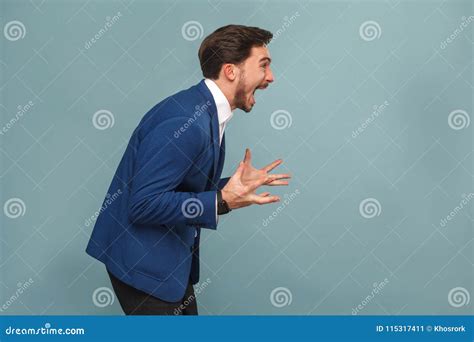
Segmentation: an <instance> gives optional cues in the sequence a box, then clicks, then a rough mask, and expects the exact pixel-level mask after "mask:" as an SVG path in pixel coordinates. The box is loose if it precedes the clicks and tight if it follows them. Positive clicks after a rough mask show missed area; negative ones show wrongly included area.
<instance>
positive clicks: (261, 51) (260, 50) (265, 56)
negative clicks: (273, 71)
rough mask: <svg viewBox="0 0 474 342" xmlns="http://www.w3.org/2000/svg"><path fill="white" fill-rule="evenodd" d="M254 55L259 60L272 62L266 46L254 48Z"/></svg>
mask: <svg viewBox="0 0 474 342" xmlns="http://www.w3.org/2000/svg"><path fill="white" fill-rule="evenodd" d="M252 55H253V56H254V57H256V58H257V60H259V61H261V60H268V61H271V60H272V58H271V57H270V52H269V51H268V48H267V46H266V45H264V46H254V47H253V48H252Z"/></svg>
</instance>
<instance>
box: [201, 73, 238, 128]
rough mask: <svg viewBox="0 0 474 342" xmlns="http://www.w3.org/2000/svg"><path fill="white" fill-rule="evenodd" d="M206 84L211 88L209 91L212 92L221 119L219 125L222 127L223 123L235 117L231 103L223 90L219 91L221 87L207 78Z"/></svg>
mask: <svg viewBox="0 0 474 342" xmlns="http://www.w3.org/2000/svg"><path fill="white" fill-rule="evenodd" d="M204 83H206V86H207V87H208V88H209V91H210V92H211V94H212V97H213V98H214V102H215V103H216V108H217V118H218V119H219V125H222V124H223V123H225V122H227V121H229V120H230V119H231V118H232V116H233V113H232V110H231V108H230V104H229V101H227V98H226V97H225V95H224V93H223V92H222V90H220V89H219V87H218V86H217V84H216V83H215V82H214V81H213V80H211V79H209V78H206V79H205V80H204Z"/></svg>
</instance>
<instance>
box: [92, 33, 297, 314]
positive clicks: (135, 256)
mask: <svg viewBox="0 0 474 342" xmlns="http://www.w3.org/2000/svg"><path fill="white" fill-rule="evenodd" d="M271 38H272V34H271V33H270V32H269V31H266V30H263V29H260V28H257V27H247V26H241V25H228V26H224V27H221V28H219V29H217V30H216V31H215V32H213V33H212V34H210V35H209V36H208V37H206V38H205V39H204V41H203V42H202V44H201V47H200V49H199V54H198V55H199V60H200V64H201V69H202V72H203V76H204V78H205V79H203V80H202V81H201V82H199V83H198V84H197V85H194V86H192V87H190V88H188V89H186V90H183V91H180V92H178V93H176V94H174V95H172V96H170V97H168V98H166V99H165V100H163V101H162V102H160V103H158V104H157V105H156V106H154V107H153V108H152V109H151V110H150V111H149V112H148V113H147V114H146V115H145V116H144V117H143V119H142V120H141V122H140V123H139V125H138V127H137V128H136V129H135V131H134V132H133V134H132V136H131V138H130V141H129V144H128V146H127V149H126V150H125V153H124V155H123V157H122V160H121V161H120V164H119V166H118V168H117V171H116V173H115V175H114V177H113V180H112V183H111V185H110V187H109V190H108V193H107V196H106V198H105V200H104V203H103V205H102V207H101V209H100V211H99V212H100V214H99V216H98V218H97V221H96V224H95V226H94V230H93V232H92V236H91V238H90V241H89V243H88V245H87V249H86V252H87V253H88V254H89V255H91V256H92V257H94V258H96V259H98V260H99V261H101V262H103V263H104V264H105V266H106V268H107V271H108V274H109V276H110V279H111V282H112V286H113V288H114V291H115V293H116V295H117V297H118V300H119V302H120V305H121V307H122V309H123V310H124V312H125V314H127V315H132V314H138V315H144V314H153V315H172V314H188V315H192V314H197V305H196V300H195V297H194V292H193V291H194V290H193V286H192V285H193V284H196V283H197V282H198V281H199V239H200V233H201V228H208V229H216V228H217V223H218V220H219V215H224V214H226V213H228V212H229V211H231V210H233V209H237V208H242V207H245V206H249V205H252V204H268V203H273V202H277V201H279V198H278V196H273V195H271V194H270V193H269V192H263V193H260V194H257V192H256V191H257V189H258V188H259V187H260V186H263V185H270V186H274V185H276V186H278V185H288V179H289V178H290V175H288V174H270V173H269V172H270V171H271V170H272V169H274V168H275V167H276V166H278V165H279V164H281V163H282V160H281V159H278V160H276V161H274V162H273V163H271V164H269V165H268V166H266V167H264V168H262V169H256V168H254V167H253V166H252V164H251V154H250V151H249V150H248V149H247V150H246V152H245V157H244V160H243V161H242V162H240V164H239V166H238V168H237V170H236V171H235V173H234V175H233V176H232V177H230V178H220V175H221V172H222V168H223V164H224V155H225V135H224V130H225V127H226V124H227V123H228V121H229V120H230V118H231V117H232V115H233V113H232V111H233V110H234V109H236V108H239V109H241V110H244V111H245V112H249V111H250V110H251V109H252V107H253V105H254V104H255V97H254V93H255V91H256V90H257V89H264V88H266V87H267V86H268V85H269V84H270V83H271V82H273V74H272V71H271V69H270V63H271V58H270V55H269V52H268V49H267V44H268V43H269V42H270V40H271Z"/></svg>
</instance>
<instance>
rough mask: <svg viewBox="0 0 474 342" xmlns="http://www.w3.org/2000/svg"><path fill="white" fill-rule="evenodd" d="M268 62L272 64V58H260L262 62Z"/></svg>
mask: <svg viewBox="0 0 474 342" xmlns="http://www.w3.org/2000/svg"><path fill="white" fill-rule="evenodd" d="M265 60H266V61H268V63H271V62H272V59H271V58H270V57H262V58H260V62H263V61H265Z"/></svg>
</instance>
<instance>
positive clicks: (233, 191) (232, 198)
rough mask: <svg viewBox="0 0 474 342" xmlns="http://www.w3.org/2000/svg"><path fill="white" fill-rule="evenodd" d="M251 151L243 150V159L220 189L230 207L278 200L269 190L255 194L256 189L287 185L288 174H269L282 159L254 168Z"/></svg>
mask: <svg viewBox="0 0 474 342" xmlns="http://www.w3.org/2000/svg"><path fill="white" fill-rule="evenodd" d="M251 159H252V156H251V152H250V150H249V149H246V150H245V156H244V160H243V161H242V162H240V164H239V167H238V168H237V170H236V171H235V173H234V175H233V176H232V177H231V178H230V179H229V181H228V182H227V184H226V186H225V187H224V188H223V189H222V198H223V199H224V200H225V201H226V202H227V204H228V205H229V207H230V208H231V209H235V208H242V207H246V206H249V205H251V204H268V203H273V202H278V201H279V200H280V198H279V197H278V196H272V195H270V193H269V192H263V193H261V194H257V193H256V190H257V189H258V188H259V187H260V186H262V185H269V186H278V185H288V180H286V179H290V178H291V176H290V175H289V174H269V172H270V171H271V170H273V169H274V168H275V167H277V166H278V165H280V164H281V163H282V162H283V161H282V160H281V159H277V160H275V161H274V162H272V163H270V164H268V165H267V166H265V167H264V168H262V169H256V168H255V167H253V166H252V163H251Z"/></svg>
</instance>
